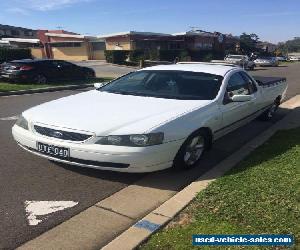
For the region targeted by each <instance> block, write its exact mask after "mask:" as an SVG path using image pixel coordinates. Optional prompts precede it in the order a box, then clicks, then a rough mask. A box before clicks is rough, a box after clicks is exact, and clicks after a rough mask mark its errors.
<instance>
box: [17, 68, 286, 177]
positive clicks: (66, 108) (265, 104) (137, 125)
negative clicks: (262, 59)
mask: <svg viewBox="0 0 300 250" xmlns="http://www.w3.org/2000/svg"><path fill="white" fill-rule="evenodd" d="M256 79H257V80H255V78H253V77H251V76H249V75H248V74H247V72H246V71H244V70H243V69H241V68H238V67H235V66H228V65H216V64H212V63H195V64H193V63H189V64H175V65H162V66H155V67H149V68H145V69H142V70H139V71H136V72H133V73H130V74H127V75H125V76H123V77H120V78H118V79H116V80H113V81H111V82H110V83H108V84H106V85H104V86H102V87H99V84H98V85H96V87H97V86H98V87H97V88H96V89H94V90H91V91H87V92H83V93H80V94H76V95H71V96H68V97H64V98H61V99H58V100H54V101H50V102H48V103H44V104H41V105H38V106H36V107H33V108H31V109H28V110H26V111H24V112H23V113H22V115H21V116H20V118H19V120H18V121H17V122H16V124H15V125H14V126H13V128H12V133H13V136H14V139H15V140H16V141H17V143H18V144H19V145H20V146H21V147H22V148H24V149H25V150H27V151H29V152H32V153H33V154H36V155H38V156H41V157H45V158H47V159H50V160H53V161H58V162H63V163H68V164H73V165H78V166H83V167H91V168H96V169H103V170H113V171H122V172H150V171H156V170H161V169H166V168H170V167H173V168H177V169H189V168H192V167H194V166H197V165H201V164H199V161H200V159H201V156H202V154H203V153H204V152H205V150H208V149H209V148H210V147H211V144H212V142H213V141H214V140H216V139H217V138H219V137H221V136H223V135H225V134H227V133H229V132H230V131H232V130H234V129H236V128H238V127H240V126H242V125H244V124H245V123H247V122H249V121H251V120H253V119H255V118H256V117H258V116H261V117H263V118H264V119H270V118H271V117H272V116H273V113H274V112H275V111H276V109H277V107H278V106H279V104H280V101H281V100H282V99H283V97H284V94H285V91H286V89H287V82H286V80H285V79H284V78H262V77H261V78H256Z"/></svg>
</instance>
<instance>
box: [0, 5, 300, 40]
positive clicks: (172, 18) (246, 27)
mask: <svg viewBox="0 0 300 250" xmlns="http://www.w3.org/2000/svg"><path fill="white" fill-rule="evenodd" d="M0 10H1V11H0V24H8V25H15V26H21V27H28V28H34V29H58V28H63V29H65V30H69V31H74V32H78V33H81V34H90V35H99V34H107V33H113V32H121V31H129V30H135V31H152V32H165V33H174V32H181V31H187V30H189V29H190V27H197V28H199V29H202V30H208V31H220V32H223V33H232V34H234V35H240V34H241V33H242V32H247V33H256V34H258V35H259V37H260V38H261V40H268V41H272V42H279V41H284V40H287V39H292V38H293V37H295V36H300V28H299V27H300V1H299V0H285V1H283V0H251V1H243V0H226V1H225V0H209V1H208V0H185V1H182V0H151V1H149V0H146V1H142V0H125V1H124V0H123V1H122V0H119V1H118V0H27V1H26V0H10V1H1V2H0Z"/></svg>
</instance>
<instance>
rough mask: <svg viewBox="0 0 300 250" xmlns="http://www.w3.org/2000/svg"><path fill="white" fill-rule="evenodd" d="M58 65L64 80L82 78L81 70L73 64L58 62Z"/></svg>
mask: <svg viewBox="0 0 300 250" xmlns="http://www.w3.org/2000/svg"><path fill="white" fill-rule="evenodd" d="M58 65H59V67H60V69H61V71H62V74H63V77H64V79H80V78H82V77H83V71H82V70H81V68H80V67H79V66H77V65H75V64H73V63H70V62H66V61H58Z"/></svg>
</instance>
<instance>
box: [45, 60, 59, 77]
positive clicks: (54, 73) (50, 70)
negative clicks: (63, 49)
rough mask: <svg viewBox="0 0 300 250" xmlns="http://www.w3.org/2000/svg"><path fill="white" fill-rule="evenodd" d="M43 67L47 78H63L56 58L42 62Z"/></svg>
mask: <svg viewBox="0 0 300 250" xmlns="http://www.w3.org/2000/svg"><path fill="white" fill-rule="evenodd" d="M43 69H44V71H45V74H47V78H51V79H53V80H62V79H64V75H63V70H62V68H61V66H60V64H59V63H58V61H56V60H47V61H45V62H44V63H43Z"/></svg>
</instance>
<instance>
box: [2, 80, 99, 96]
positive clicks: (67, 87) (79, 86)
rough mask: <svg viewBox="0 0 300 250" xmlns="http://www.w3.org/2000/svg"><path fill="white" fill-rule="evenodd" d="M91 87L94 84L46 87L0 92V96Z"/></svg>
mask: <svg viewBox="0 0 300 250" xmlns="http://www.w3.org/2000/svg"><path fill="white" fill-rule="evenodd" d="M92 86H94V84H91V83H89V84H79V85H67V86H57V87H48V88H38V89H27V90H18V91H8V92H0V96H12V95H25V94H35V93H44V92H55V91H62V90H74V89H85V88H88V87H92Z"/></svg>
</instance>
